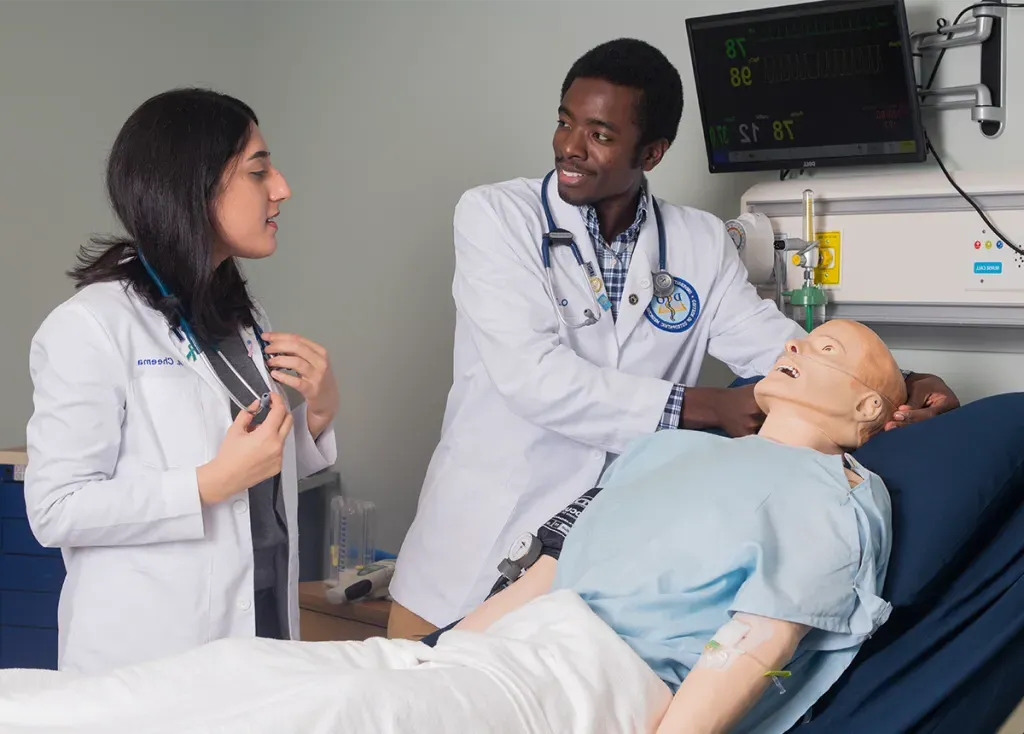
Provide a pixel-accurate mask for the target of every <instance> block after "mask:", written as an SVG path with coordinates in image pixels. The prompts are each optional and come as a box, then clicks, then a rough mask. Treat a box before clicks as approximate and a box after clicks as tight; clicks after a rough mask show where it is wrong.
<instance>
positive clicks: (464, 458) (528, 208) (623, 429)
mask: <svg viewBox="0 0 1024 734" xmlns="http://www.w3.org/2000/svg"><path fill="white" fill-rule="evenodd" d="M541 183H542V182H541V181H540V180H526V179H516V180H513V181H507V182H505V183H500V184H495V185H488V186H481V187H478V188H475V189H472V190H470V191H468V192H467V193H466V194H464V195H463V197H462V199H461V200H460V201H459V204H458V206H457V207H456V210H455V222H454V225H455V252H456V269H455V279H454V285H453V293H454V297H455V304H456V309H457V312H456V326H455V354H454V384H453V386H452V389H451V392H450V393H449V396H448V403H447V408H446V411H445V415H444V422H443V425H442V435H441V440H440V442H439V445H438V446H437V449H436V451H435V452H434V455H433V458H432V459H431V462H430V465H429V467H428V469H427V475H426V478H425V481H424V484H423V488H422V491H421V494H420V498H419V505H418V508H417V512H416V516H415V519H414V520H413V523H412V527H411V528H410V530H409V532H408V534H407V536H406V538H405V541H404V543H403V545H402V549H401V552H400V554H399V558H398V563H397V568H396V573H395V576H394V579H393V581H392V584H391V593H392V595H393V597H394V598H395V600H396V601H398V602H399V603H400V604H402V605H403V606H405V607H407V608H408V609H410V610H411V611H412V612H414V613H416V614H418V615H420V616H421V617H423V618H424V619H426V620H428V621H429V622H431V623H432V624H435V625H444V624H448V623H450V622H452V621H453V620H455V619H457V618H459V617H461V616H463V615H464V614H466V613H467V612H469V611H470V610H471V609H473V608H474V607H475V606H476V605H477V604H478V603H479V602H481V601H482V600H483V599H484V598H485V596H486V594H487V592H488V591H489V589H490V587H491V586H492V584H493V583H494V581H495V580H496V579H497V577H498V571H497V566H498V562H499V561H500V560H501V559H502V558H504V557H505V555H506V554H507V552H508V549H509V546H510V544H511V543H512V541H513V540H514V539H515V538H516V537H517V536H518V535H520V534H521V533H523V532H536V531H537V528H538V527H540V526H541V525H542V524H543V523H545V522H546V521H547V520H548V519H550V518H551V517H552V516H553V515H554V514H555V513H557V512H558V511H560V510H562V509H563V508H565V506H566V505H568V504H569V503H570V502H572V501H573V500H574V499H576V498H577V497H579V496H580V495H582V494H583V493H584V492H586V491H587V490H589V489H591V488H592V487H594V486H595V485H596V483H597V482H598V479H599V477H600V475H601V473H602V470H603V469H604V467H605V464H606V461H607V460H609V459H611V458H614V456H615V455H618V454H620V453H621V452H622V451H623V449H624V448H625V447H626V445H627V444H628V443H629V442H630V441H632V440H633V439H635V438H637V437H639V436H643V435H645V434H649V433H651V432H653V431H655V430H656V429H657V426H658V423H659V421H660V420H661V418H662V415H663V412H664V409H665V403H666V401H667V399H668V396H669V392H670V390H671V387H672V384H673V383H674V382H679V383H682V384H685V385H693V384H694V383H695V382H696V380H697V376H698V374H699V372H700V369H701V364H702V362H703V360H704V355H705V353H710V354H711V355H712V356H714V357H716V358H717V359H719V360H721V361H722V362H724V363H725V364H727V365H728V366H729V367H730V368H731V369H732V370H733V371H734V372H735V373H736V374H737V375H740V376H742V377H749V376H754V375H758V374H764V373H765V371H766V370H768V369H770V368H771V366H772V365H773V363H774V360H775V358H776V357H777V356H778V355H779V353H780V352H781V351H782V348H783V344H784V342H785V341H786V340H787V339H789V338H792V337H798V336H801V335H804V334H805V333H806V332H804V330H803V329H802V328H801V327H800V326H799V325H798V324H796V323H795V322H794V321H793V320H791V319H789V318H787V317H785V316H784V315H783V314H782V313H780V312H779V310H778V308H777V307H776V306H775V304H774V303H773V302H771V301H768V300H763V299H761V298H760V297H759V296H758V294H757V292H756V290H755V289H754V288H753V286H751V285H750V283H749V282H748V280H747V272H746V270H745V268H744V267H743V264H742V263H741V261H740V259H739V256H738V254H737V251H736V247H735V245H734V244H733V242H732V240H731V239H730V237H729V235H728V234H727V232H726V230H725V225H724V223H723V222H722V221H721V220H719V219H718V218H716V217H714V216H712V215H711V214H708V213H705V212H702V211H698V210H696V209H691V208H689V207H681V206H675V205H672V204H669V203H667V202H665V201H662V200H660V199H659V200H658V203H659V205H660V207H661V213H662V218H663V220H664V227H665V236H666V246H667V269H668V270H669V272H670V273H672V275H674V276H676V277H678V278H683V279H685V280H686V281H687V282H689V283H690V284H691V285H692V286H693V289H694V290H695V292H696V293H697V296H698V299H699V306H700V309H699V316H698V317H697V319H696V321H695V322H694V323H693V325H692V326H691V327H690V328H689V329H688V330H686V331H683V332H679V333H673V332H669V331H663V330H661V329H659V328H657V327H656V326H654V325H653V324H652V323H651V322H650V321H649V320H648V319H647V317H646V316H645V315H644V311H645V309H646V308H647V306H648V304H649V302H650V301H651V297H652V285H651V274H652V272H654V271H656V270H657V269H658V237H657V227H656V224H655V219H654V212H653V209H652V205H651V202H650V200H648V207H647V211H648V217H647V220H646V223H645V224H644V226H643V229H642V230H641V233H640V237H639V241H638V242H637V245H636V250H635V252H634V254H633V257H632V260H631V262H630V268H629V273H628V276H627V280H626V287H625V290H624V293H623V297H622V302H621V305H620V307H619V315H618V320H617V321H613V319H612V316H611V312H610V311H605V312H604V313H603V316H602V318H601V319H600V321H598V323H597V324H595V325H593V326H587V327H584V328H581V329H576V330H570V329H567V328H566V327H564V326H563V325H562V324H561V323H560V322H559V320H558V318H557V316H556V314H555V311H554V307H553V305H552V301H551V298H550V296H549V294H548V291H547V286H546V283H545V276H544V267H543V265H542V262H541V254H540V240H541V235H542V233H543V232H544V231H546V229H547V226H546V223H545V219H544V216H543V209H542V207H541V200H540V187H541ZM548 197H549V201H550V204H551V208H552V214H553V216H554V220H555V225H556V226H558V227H562V228H564V229H568V230H570V231H571V232H572V233H573V235H575V239H576V243H577V245H578V246H579V249H580V253H581V255H582V258H583V260H584V262H590V263H593V264H594V266H595V268H596V267H597V258H596V255H595V253H594V248H593V245H592V243H591V240H590V237H589V235H588V234H587V229H586V226H585V224H584V221H583V217H582V216H581V214H580V211H579V210H578V209H577V208H576V207H574V206H571V205H569V204H567V203H565V202H563V201H562V200H561V199H560V198H559V196H558V190H557V186H556V183H555V179H554V178H552V180H551V181H550V183H549V191H548ZM552 252H553V254H552V267H553V268H554V274H553V276H554V282H555V288H556V289H557V291H558V293H559V295H560V297H561V296H564V297H565V298H568V299H569V300H570V302H571V303H572V304H573V305H572V307H571V308H572V310H571V311H570V312H569V313H568V314H567V320H569V321H570V322H573V321H579V320H581V316H582V310H583V308H584V307H585V306H590V307H591V308H593V305H592V302H591V301H590V300H589V296H588V295H587V292H586V290H585V289H586V288H587V283H586V281H585V279H584V276H583V274H582V272H581V271H580V268H579V266H578V265H577V263H576V261H575V259H574V258H573V256H572V254H571V252H570V251H569V249H568V248H566V247H557V248H555V249H554V250H553V251H552ZM598 272H599V271H598ZM633 294H635V295H636V296H637V299H636V303H635V304H633V303H631V302H630V301H631V299H630V296H631V295H633ZM709 490H711V488H709ZM620 550H621V552H623V553H631V552H633V549H631V548H622V549H620Z"/></svg>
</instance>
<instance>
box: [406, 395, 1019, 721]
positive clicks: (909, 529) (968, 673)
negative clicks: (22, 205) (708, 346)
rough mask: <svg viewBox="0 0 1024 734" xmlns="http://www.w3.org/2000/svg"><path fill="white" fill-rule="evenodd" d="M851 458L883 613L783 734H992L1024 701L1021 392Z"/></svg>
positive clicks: (895, 434) (883, 440) (899, 434)
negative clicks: (879, 547)
mask: <svg viewBox="0 0 1024 734" xmlns="http://www.w3.org/2000/svg"><path fill="white" fill-rule="evenodd" d="M749 382H752V381H751V380H747V381H737V382H736V383H734V386H738V385H742V384H748V383H749ZM854 455H855V456H856V458H857V459H858V461H860V462H861V463H862V464H864V466H866V467H868V468H869V469H871V470H872V471H874V472H876V473H878V474H879V475H880V476H881V477H882V478H883V479H885V481H886V485H887V487H888V488H889V491H890V494H891V496H892V504H893V530H894V533H893V535H894V538H893V550H892V556H891V558H890V568H889V573H888V576H887V578H886V584H885V591H884V596H885V598H886V599H888V600H889V601H890V602H891V603H892V604H893V613H892V615H891V617H890V619H889V621H888V622H887V623H886V624H885V625H884V626H883V627H882V628H881V629H880V630H879V632H878V634H876V635H875V636H874V637H873V638H872V639H870V640H869V641H868V642H867V643H866V644H865V645H864V647H863V648H862V650H861V652H860V654H859V655H858V656H857V658H856V660H855V661H854V664H853V665H852V666H851V667H850V669H849V670H848V671H847V672H846V674H845V675H844V676H843V677H842V678H841V679H840V680H839V681H838V682H837V683H836V685H835V686H833V687H832V689H831V690H830V691H829V692H828V693H827V694H826V695H825V696H824V697H823V698H822V699H821V700H820V701H819V702H818V703H817V704H816V705H815V707H814V708H813V710H812V712H811V714H810V720H809V721H805V722H804V723H801V724H798V725H797V726H794V727H793V728H792V729H791V730H790V734H867V733H870V734H911V733H912V734H994V732H996V731H997V730H998V729H999V727H1000V726H1002V724H1003V723H1004V722H1005V721H1006V719H1007V718H1008V717H1009V716H1010V714H1011V713H1012V712H1013V710H1014V708H1015V707H1016V706H1017V704H1018V703H1020V701H1021V699H1022V698H1024V676H1021V675H1020V672H1021V671H1022V670H1024V393H1009V394H1005V395H996V396H992V397H989V398H984V399H982V400H978V401H975V402H973V403H970V404H968V405H965V406H963V407H961V408H960V409H958V410H955V411H952V412H950V413H947V414H945V415H941V416H939V417H937V418H933V419H932V420H929V421H926V422H924V423H921V424H917V425H912V426H907V427H905V428H901V429H899V430H896V431H891V432H888V433H884V434H880V435H879V436H876V437H875V438H873V439H872V440H871V441H870V442H868V444H866V445H865V446H863V447H862V448H860V449H859V450H858V451H856V452H855V454H854ZM454 624H455V623H452V625H449V626H448V627H446V628H444V629H442V630H439V631H438V632H436V633H434V635H431V636H430V637H428V638H425V639H424V642H426V643H427V644H433V643H434V642H436V640H437V638H438V637H439V636H440V635H441V634H443V633H444V632H445V631H446V630H447V629H450V628H451V627H452V626H454Z"/></svg>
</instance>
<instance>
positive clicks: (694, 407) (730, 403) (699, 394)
mask: <svg viewBox="0 0 1024 734" xmlns="http://www.w3.org/2000/svg"><path fill="white" fill-rule="evenodd" d="M762 423H764V413H762V412H761V409H760V408H759V407H757V402H756V401H755V400H754V386H753V385H744V386H743V387H688V388H686V396H685V397H684V399H683V415H682V419H681V421H680V428H690V429H696V430H701V429H705V428H720V429H722V430H723V431H725V432H726V433H727V434H728V435H729V436H730V437H732V438H738V437H740V436H749V435H751V434H753V433H757V432H758V430H760V428H761V424H762Z"/></svg>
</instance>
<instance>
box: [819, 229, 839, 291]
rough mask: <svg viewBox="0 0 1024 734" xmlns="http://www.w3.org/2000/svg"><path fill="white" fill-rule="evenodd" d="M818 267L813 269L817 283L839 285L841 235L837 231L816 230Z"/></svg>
mask: <svg viewBox="0 0 1024 734" xmlns="http://www.w3.org/2000/svg"><path fill="white" fill-rule="evenodd" d="M815 236H816V237H817V240H818V267H816V268H815V269H814V282H815V284H817V285H839V274H840V270H839V265H840V260H841V257H840V256H841V254H842V237H841V236H840V234H839V232H818V233H817V234H816V235H815Z"/></svg>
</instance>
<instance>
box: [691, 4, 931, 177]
mask: <svg viewBox="0 0 1024 734" xmlns="http://www.w3.org/2000/svg"><path fill="white" fill-rule="evenodd" d="M686 31H687V35H688V36H689V40H690V56H691V58H692V60H693V73H694V77H695V79H696V83H697V90H696V93H697V101H698V104H699V106H700V114H701V120H702V122H703V130H704V142H705V145H706V147H707V154H708V167H709V169H710V170H711V172H712V173H729V172H734V171H756V170H784V169H800V168H820V167H823V166H853V165H867V164H880V163H906V162H920V161H923V160H924V159H925V156H926V150H925V145H924V131H923V128H922V125H921V108H920V104H919V100H918V96H917V81H916V78H915V75H914V65H913V58H912V56H911V53H910V39H909V32H908V30H907V20H906V8H905V7H904V3H903V0H827V1H826V2H813V3H803V4H800V5H788V6H784V7H776V8H766V9H763V10H755V11H745V12H737V13H727V14H724V15H714V16H707V17H703V18H690V19H688V20H687V21H686Z"/></svg>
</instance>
